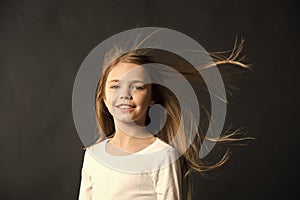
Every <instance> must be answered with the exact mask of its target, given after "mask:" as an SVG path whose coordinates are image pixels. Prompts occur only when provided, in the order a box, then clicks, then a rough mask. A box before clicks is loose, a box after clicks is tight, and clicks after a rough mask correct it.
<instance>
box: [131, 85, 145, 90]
mask: <svg viewBox="0 0 300 200" xmlns="http://www.w3.org/2000/svg"><path fill="white" fill-rule="evenodd" d="M132 89H134V90H143V89H144V86H139V85H133V86H132Z"/></svg>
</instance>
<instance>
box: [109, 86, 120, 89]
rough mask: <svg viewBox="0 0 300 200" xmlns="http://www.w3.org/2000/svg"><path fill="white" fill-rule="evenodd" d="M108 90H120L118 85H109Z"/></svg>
mask: <svg viewBox="0 0 300 200" xmlns="http://www.w3.org/2000/svg"><path fill="white" fill-rule="evenodd" d="M109 88H111V89H118V88H120V85H111V86H110V87H109Z"/></svg>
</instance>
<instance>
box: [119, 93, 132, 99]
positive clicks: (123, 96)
mask: <svg viewBox="0 0 300 200" xmlns="http://www.w3.org/2000/svg"><path fill="white" fill-rule="evenodd" d="M120 97H121V99H126V100H131V95H129V94H124V95H121V96H120Z"/></svg>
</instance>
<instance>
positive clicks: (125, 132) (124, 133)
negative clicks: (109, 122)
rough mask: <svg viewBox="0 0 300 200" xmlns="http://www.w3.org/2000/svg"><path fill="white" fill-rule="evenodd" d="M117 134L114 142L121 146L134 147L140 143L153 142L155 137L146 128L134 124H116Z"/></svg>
mask: <svg viewBox="0 0 300 200" xmlns="http://www.w3.org/2000/svg"><path fill="white" fill-rule="evenodd" d="M115 128H116V130H115V134H114V137H113V138H112V140H113V141H114V143H118V144H120V145H125V146H127V145H133V144H137V143H140V142H147V141H153V140H154V139H155V137H154V136H153V135H152V134H151V133H149V132H148V131H147V130H146V129H145V127H142V126H138V125H136V124H134V123H123V122H115Z"/></svg>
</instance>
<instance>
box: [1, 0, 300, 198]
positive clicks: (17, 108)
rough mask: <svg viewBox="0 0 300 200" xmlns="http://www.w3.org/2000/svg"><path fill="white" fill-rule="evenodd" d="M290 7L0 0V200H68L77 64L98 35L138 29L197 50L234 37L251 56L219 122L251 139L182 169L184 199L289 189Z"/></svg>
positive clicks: (294, 174)
mask: <svg viewBox="0 0 300 200" xmlns="http://www.w3.org/2000/svg"><path fill="white" fill-rule="evenodd" d="M297 16H298V8H297V7H296V4H295V3H292V1H262V0H260V1H258V0H247V1H240V0H228V1H221V0H220V1H217V0H210V1H156V0H155V1H153V0H152V1H141V0H140V1H135V0H128V1H120V0H118V1H67V0H64V1H58V0H57V1H0V95H1V96H0V124H1V126H0V139H1V140H0V161H1V165H0V198H1V199H3V200H6V199H7V200H13V199H45V200H48V199H66V200H67V199H70V200H71V199H76V198H77V195H78V188H79V184H80V169H81V165H82V155H83V150H82V148H83V145H82V143H81V141H80V139H79V136H78V135H77V132H76V130H75V126H74V122H73V117H72V108H71V105H72V87H73V82H74V80H75V76H76V72H77V70H78V69H79V66H80V65H81V63H82V61H83V59H84V58H85V57H86V56H87V54H88V53H89V52H90V51H91V50H92V49H93V48H94V47H95V46H96V45H98V44H99V43H100V42H102V41H103V40H105V39H106V38H108V37H110V36H112V35H114V34H116V33H119V32H121V31H124V30H127V29H131V28H136V27H141V26H157V27H167V28H171V29H174V30H177V31H180V32H182V33H184V34H186V35H189V36H190V37H192V38H194V39H195V40H197V41H198V42H199V43H200V44H201V45H202V46H203V47H204V48H205V49H206V50H208V51H219V50H226V49H230V48H232V45H233V43H234V40H235V37H236V36H240V37H243V38H244V39H245V48H244V51H243V53H244V54H246V55H247V57H248V62H249V63H252V64H253V69H254V72H251V71H249V72H247V73H246V74H243V75H242V76H241V77H238V78H237V79H238V84H237V85H238V86H239V88H240V90H238V91H234V95H233V97H231V98H230V104H229V111H230V112H229V117H228V119H230V120H231V122H233V124H235V125H238V126H243V127H246V130H247V131H248V132H249V135H251V136H254V137H255V138H256V140H254V141H251V142H248V146H247V147H234V148H233V149H232V150H233V151H232V152H233V153H232V157H231V159H230V161H229V162H228V163H227V164H225V165H224V166H223V167H222V168H221V169H219V170H218V171H216V172H215V174H214V176H213V177H212V178H210V179H205V178H203V177H200V176H193V181H194V188H195V189H194V193H193V197H194V199H209V200H213V199H271V198H278V199H279V198H281V199H291V197H292V195H295V194H296V195H298V194H299V193H298V191H297V189H298V187H297V185H298V178H299V176H298V169H297V164H296V163H297V161H299V155H298V152H297V150H298V145H299V142H298V140H299V136H298V134H299V128H296V125H297V123H298V124H299V118H298V116H297V112H298V111H299V110H298V106H299V103H298V102H299V99H298V94H299V88H298V85H299V83H298V80H297V78H298V77H299V67H300V66H299V56H298V53H299V50H298V49H299V47H300V46H299V34H300V31H299V20H298V21H297Z"/></svg>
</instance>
